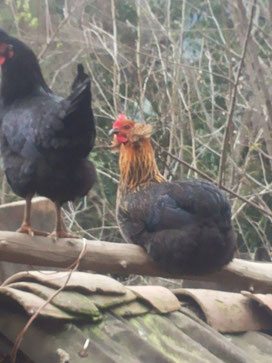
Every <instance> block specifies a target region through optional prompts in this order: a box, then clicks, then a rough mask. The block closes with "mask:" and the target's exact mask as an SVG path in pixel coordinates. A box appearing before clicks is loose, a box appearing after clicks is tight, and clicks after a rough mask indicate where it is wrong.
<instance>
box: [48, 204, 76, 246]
mask: <svg viewBox="0 0 272 363" xmlns="http://www.w3.org/2000/svg"><path fill="white" fill-rule="evenodd" d="M55 208H56V229H55V232H53V233H51V234H50V237H53V238H56V239H58V238H80V236H78V235H76V234H72V233H68V232H67V231H66V228H65V226H64V223H63V220H62V215H61V205H60V203H58V202H55Z"/></svg>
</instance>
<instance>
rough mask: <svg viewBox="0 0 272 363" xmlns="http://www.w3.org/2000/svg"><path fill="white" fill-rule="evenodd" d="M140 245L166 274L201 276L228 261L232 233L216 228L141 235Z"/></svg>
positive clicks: (232, 248)
mask: <svg viewBox="0 0 272 363" xmlns="http://www.w3.org/2000/svg"><path fill="white" fill-rule="evenodd" d="M141 245H142V246H143V247H144V248H145V249H146V251H147V253H148V254H149V255H150V256H151V257H152V258H153V259H154V261H155V262H157V263H158V264H160V265H161V266H162V267H163V268H164V269H165V270H166V271H169V272H173V273H180V274H185V275H202V274H206V273H211V272H215V271H218V270H220V269H221V268H222V267H223V266H225V265H227V264H228V263H229V262H230V261H231V260H232V258H233V255H234V252H235V233H234V231H233V230H232V229H231V228H229V229H228V230H226V231H223V232H222V231H220V230H219V229H218V227H217V226H216V225H213V226H195V227H194V228H192V227H188V228H186V227H185V228H183V230H163V231H158V232H153V233H148V232H145V235H143V236H141Z"/></svg>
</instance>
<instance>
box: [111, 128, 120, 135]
mask: <svg viewBox="0 0 272 363" xmlns="http://www.w3.org/2000/svg"><path fill="white" fill-rule="evenodd" d="M118 133H119V130H118V129H111V130H110V131H109V136H111V135H116V134H118Z"/></svg>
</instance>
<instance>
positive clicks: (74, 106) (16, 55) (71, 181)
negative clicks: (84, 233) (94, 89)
mask: <svg viewBox="0 0 272 363" xmlns="http://www.w3.org/2000/svg"><path fill="white" fill-rule="evenodd" d="M0 65H1V68H2V83H1V98H0V104H1V106H0V107H1V110H0V118H1V152H2V157H3V162H4V170H5V174H6V177H7V180H8V183H9V184H10V186H11V188H12V190H13V191H14V193H15V194H17V195H18V196H20V197H22V198H25V199H26V207H25V214H24V219H23V223H22V225H21V227H20V229H19V230H18V231H19V232H22V233H27V234H30V235H35V234H36V235H47V233H46V232H43V231H35V230H34V229H32V227H31V223H30V214H31V199H32V197H33V196H34V195H35V193H37V194H39V195H41V196H45V197H47V198H49V199H51V200H52V201H53V202H54V203H55V207H56V230H55V232H54V233H53V234H52V236H54V237H56V238H60V237H77V236H75V235H72V234H69V233H68V232H67V231H66V229H65V226H64V224H63V221H62V216H61V206H62V204H63V203H65V202H67V201H72V200H74V199H75V198H77V197H81V196H84V195H86V194H87V193H88V191H89V190H90V188H91V187H92V186H93V184H94V182H95V179H96V172H95V168H94V165H93V164H92V163H91V162H90V161H88V160H87V157H88V154H89V153H90V151H91V150H92V148H93V146H94V141H95V124H94V117H93V113H92V109H91V90H90V78H89V77H88V76H87V75H86V74H85V73H84V69H83V66H82V65H79V66H78V73H77V76H76V78H75V80H74V82H73V85H72V92H71V94H70V95H69V96H68V97H67V98H65V99H63V98H61V97H58V96H57V95H56V94H54V93H53V92H52V90H51V89H50V88H49V87H48V85H47V84H46V82H45V80H44V78H43V75H42V72H41V69H40V66H39V63H38V61H37V58H36V56H35V54H34V53H33V51H32V50H31V49H30V48H29V47H28V46H27V45H26V44H24V43H23V42H22V41H20V40H18V39H16V38H14V37H12V36H9V35H8V34H7V33H6V32H5V31H3V30H0Z"/></svg>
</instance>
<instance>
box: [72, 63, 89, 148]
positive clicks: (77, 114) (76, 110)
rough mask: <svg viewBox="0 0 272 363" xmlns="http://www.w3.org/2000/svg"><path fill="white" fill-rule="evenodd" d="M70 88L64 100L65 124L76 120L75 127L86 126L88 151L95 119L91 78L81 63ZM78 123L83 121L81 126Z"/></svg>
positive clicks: (83, 127) (82, 127) (81, 127)
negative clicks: (65, 105) (65, 104)
mask: <svg viewBox="0 0 272 363" xmlns="http://www.w3.org/2000/svg"><path fill="white" fill-rule="evenodd" d="M71 89H72V92H71V94H70V96H68V97H67V98H66V100H65V102H66V103H68V105H69V106H68V108H67V109H66V115H65V120H66V123H67V125H68V124H69V123H71V124H74V123H75V122H76V124H77V127H78V128H79V129H82V130H83V129H84V130H85V128H86V127H87V133H88V135H89V151H91V150H92V148H93V146H94V142H95V137H96V129H95V121H94V116H93V112H92V108H91V99H92V94H91V79H90V77H89V76H88V75H87V74H86V73H85V72H84V67H83V65H82V64H81V63H80V64H78V66H77V75H76V78H75V79H74V81H73V84H72V86H71ZM80 123H84V126H81V124H80ZM86 136H87V135H86Z"/></svg>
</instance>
